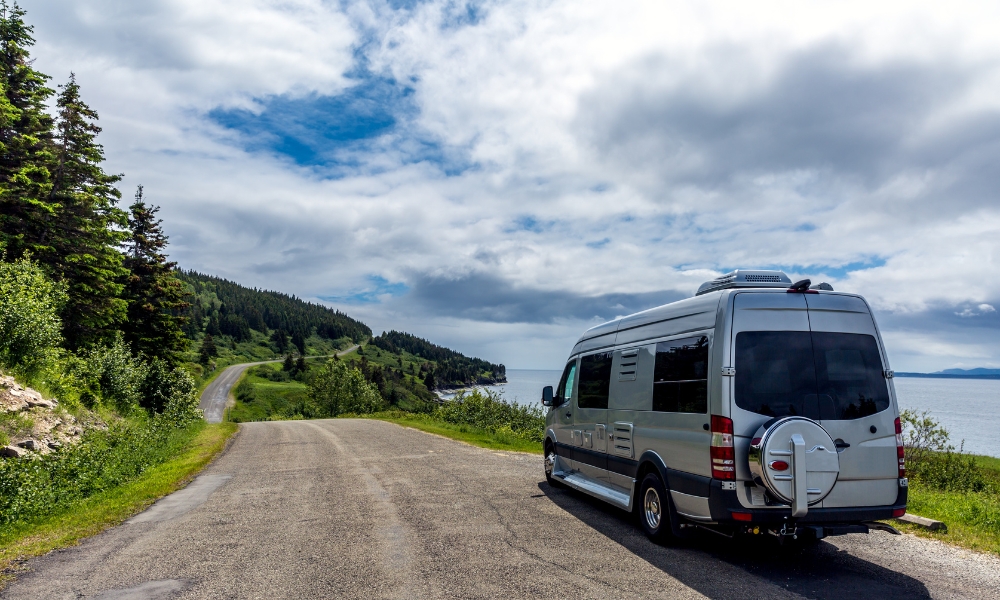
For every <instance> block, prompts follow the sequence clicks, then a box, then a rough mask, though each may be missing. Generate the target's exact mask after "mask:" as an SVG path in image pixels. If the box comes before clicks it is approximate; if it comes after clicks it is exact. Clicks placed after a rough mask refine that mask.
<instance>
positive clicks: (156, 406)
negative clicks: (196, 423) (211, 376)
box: [139, 358, 198, 418]
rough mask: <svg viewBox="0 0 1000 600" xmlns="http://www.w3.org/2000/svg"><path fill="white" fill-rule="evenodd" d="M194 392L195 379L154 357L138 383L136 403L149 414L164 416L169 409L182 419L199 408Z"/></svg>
mask: <svg viewBox="0 0 1000 600" xmlns="http://www.w3.org/2000/svg"><path fill="white" fill-rule="evenodd" d="M197 392H198V390H197V388H196V387H195V384H194V379H192V378H191V376H190V375H188V373H187V372H186V371H184V370H183V369H180V368H176V367H173V368H172V367H171V366H170V365H169V364H168V363H167V362H166V361H164V360H160V359H159V358H154V359H153V361H152V362H150V363H149V367H148V368H147V369H146V376H145V377H143V379H142V382H141V383H140V384H139V404H140V406H142V407H143V408H145V409H146V410H147V411H149V412H151V413H166V412H168V409H169V410H170V411H173V412H175V413H177V414H176V415H175V417H177V418H181V415H184V414H194V412H193V411H196V410H197V409H198V397H197ZM184 418H186V417H184Z"/></svg>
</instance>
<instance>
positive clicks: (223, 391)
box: [198, 345, 358, 423]
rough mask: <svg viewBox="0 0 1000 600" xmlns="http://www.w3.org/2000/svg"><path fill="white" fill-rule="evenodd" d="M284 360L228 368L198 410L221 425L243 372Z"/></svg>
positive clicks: (215, 382) (210, 420)
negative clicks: (230, 396)
mask: <svg viewBox="0 0 1000 600" xmlns="http://www.w3.org/2000/svg"><path fill="white" fill-rule="evenodd" d="M357 348H358V346H357V345H354V346H351V347H350V348H348V349H347V350H343V351H341V352H338V353H337V356H343V355H345V354H347V353H349V352H353V351H355V350H357ZM326 356H332V355H323V356H307V357H306V358H325V357H326ZM282 360H284V359H278V360H264V361H261V362H252V363H243V364H239V365H233V366H231V367H226V369H225V370H224V371H223V372H222V373H219V376H218V377H216V378H215V380H213V381H212V383H210V384H208V387H206V388H205V391H204V392H202V393H201V403H200V404H199V405H198V408H200V409H201V410H203V411H204V412H205V420H206V421H208V422H209V423H221V422H222V417H223V415H225V412H226V405H227V404H228V403H229V394H230V392H232V390H233V386H234V385H236V382H237V381H239V380H240V375H242V374H243V371H245V370H247V369H248V368H250V367H255V366H257V365H266V364H267V363H276V362H281V361H282Z"/></svg>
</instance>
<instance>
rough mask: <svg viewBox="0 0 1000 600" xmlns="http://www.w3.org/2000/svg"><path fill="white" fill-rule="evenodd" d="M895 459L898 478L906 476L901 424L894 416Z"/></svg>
mask: <svg viewBox="0 0 1000 600" xmlns="http://www.w3.org/2000/svg"><path fill="white" fill-rule="evenodd" d="M896 460H897V461H898V463H899V478H900V479H902V478H904V477H906V451H905V450H903V424H902V423H901V422H900V421H899V417H896Z"/></svg>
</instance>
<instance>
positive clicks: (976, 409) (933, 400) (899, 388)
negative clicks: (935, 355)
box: [893, 377, 1000, 457]
mask: <svg viewBox="0 0 1000 600" xmlns="http://www.w3.org/2000/svg"><path fill="white" fill-rule="evenodd" d="M893 381H894V382H895V386H896V397H897V399H898V401H899V408H900V409H901V410H902V409H907V408H909V409H912V410H917V411H924V410H926V411H928V412H929V413H930V416H931V417H933V418H934V419H936V420H937V421H938V422H939V423H941V425H943V426H944V428H945V429H947V430H948V432H949V433H950V434H951V443H952V444H954V446H955V448H958V447H959V446H960V445H961V444H962V442H963V440H964V442H965V451H966V452H971V453H972V454H986V455H988V456H997V457H1000V379H927V378H922V377H896V378H895V379H893Z"/></svg>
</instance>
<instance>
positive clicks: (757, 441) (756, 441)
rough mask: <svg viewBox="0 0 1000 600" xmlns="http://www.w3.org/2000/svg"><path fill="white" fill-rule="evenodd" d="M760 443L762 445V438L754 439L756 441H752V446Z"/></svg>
mask: <svg viewBox="0 0 1000 600" xmlns="http://www.w3.org/2000/svg"><path fill="white" fill-rule="evenodd" d="M759 443H760V438H754V439H752V440H750V445H751V446H756V445H757V444H759Z"/></svg>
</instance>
